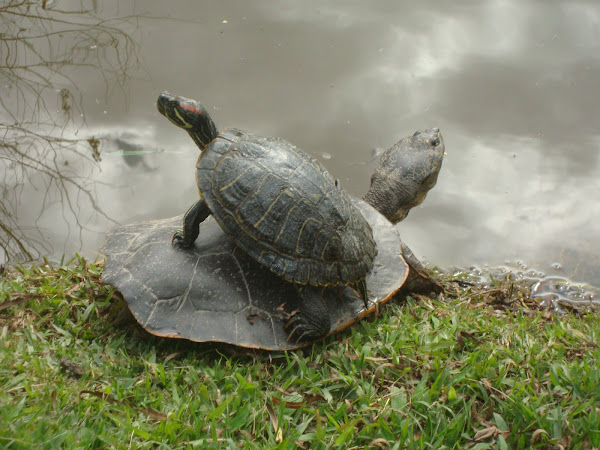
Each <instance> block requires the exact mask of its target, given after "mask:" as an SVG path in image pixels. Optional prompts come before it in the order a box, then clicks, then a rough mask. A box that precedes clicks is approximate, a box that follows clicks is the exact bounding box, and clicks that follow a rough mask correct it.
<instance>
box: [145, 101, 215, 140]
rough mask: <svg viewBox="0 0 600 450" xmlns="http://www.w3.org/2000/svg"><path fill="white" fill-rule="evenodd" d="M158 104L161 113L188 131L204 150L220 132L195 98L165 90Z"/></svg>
mask: <svg viewBox="0 0 600 450" xmlns="http://www.w3.org/2000/svg"><path fill="white" fill-rule="evenodd" d="M156 106H157V108H158V112H159V113H161V114H162V115H163V116H165V117H166V118H167V119H169V120H170V121H171V122H172V123H174V124H175V125H177V126H178V127H180V128H183V129H184V130H185V131H187V132H188V133H189V134H190V136H191V137H192V139H193V140H194V142H196V144H197V145H198V147H200V150H204V148H205V147H206V146H207V145H208V144H209V143H210V142H211V141H212V140H213V139H215V138H216V137H217V136H218V134H219V133H218V131H217V127H216V126H215V123H214V122H213V120H212V119H211V117H210V115H209V114H208V111H206V109H205V108H204V107H203V106H202V105H201V104H200V103H198V102H197V101H195V100H191V99H189V98H185V97H178V96H176V95H172V94H169V93H168V92H163V93H162V94H160V95H159V97H158V101H157V102H156Z"/></svg>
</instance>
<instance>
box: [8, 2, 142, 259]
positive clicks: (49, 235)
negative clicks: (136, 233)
mask: <svg viewBox="0 0 600 450" xmlns="http://www.w3.org/2000/svg"><path fill="white" fill-rule="evenodd" d="M0 12H1V14H0V22H1V23H2V25H3V27H2V30H3V31H2V33H0V48H1V49H2V62H0V83H1V86H2V96H1V97H2V98H1V100H0V120H1V122H0V135H2V141H0V151H1V154H0V169H4V173H5V176H4V177H3V180H2V182H1V183H0V188H1V189H2V193H3V195H2V196H1V197H0V261H5V260H9V259H14V260H17V261H18V260H21V261H26V260H31V259H33V258H35V257H39V256H47V255H51V254H52V253H53V251H54V250H55V248H56V246H57V243H58V244H59V245H60V241H61V238H64V236H65V234H66V236H67V237H68V236H70V235H71V233H72V232H73V233H75V234H78V235H79V236H80V237H81V236H82V235H83V232H84V230H85V229H86V223H85V222H86V219H85V215H88V214H89V213H90V209H92V210H93V211H92V212H93V213H94V214H95V215H96V216H99V217H102V219H103V220H105V221H108V222H111V221H112V222H114V220H112V219H111V218H110V217H109V216H108V215H106V214H105V212H104V211H103V209H102V207H101V206H100V204H99V203H98V202H97V201H96V186H95V182H94V180H93V176H91V175H92V174H93V171H94V168H95V165H96V163H97V162H98V161H99V160H100V152H99V144H100V143H99V141H98V140H97V139H95V138H93V137H90V138H89V139H81V138H80V137H78V136H77V133H72V132H70V129H71V128H72V127H73V126H81V125H82V124H83V123H84V121H83V120H81V119H80V117H79V116H80V115H81V116H83V114H82V111H83V104H84V102H83V100H82V99H83V97H84V92H83V90H82V89H81V88H80V86H79V85H78V84H77V83H76V82H75V77H76V76H77V75H81V74H82V73H86V72H89V71H92V72H94V71H95V72H97V73H96V75H100V77H96V78H95V79H98V78H100V79H101V80H102V79H103V80H104V81H106V82H107V88H110V89H113V88H114V87H116V86H121V87H123V83H124V82H125V80H127V71H128V70H130V69H132V68H133V67H135V65H136V59H137V58H136V55H135V52H134V51H135V46H136V44H135V43H134V41H133V39H132V38H131V36H130V35H129V34H128V33H127V31H126V30H125V27H124V25H126V21H121V20H103V19H100V18H99V17H96V16H95V15H94V13H93V12H92V11H89V10H85V8H84V6H83V4H81V5H80V6H79V7H78V8H77V7H75V8H74V9H61V8H60V7H58V6H57V5H55V4H54V3H53V2H46V1H43V2H34V1H16V0H11V1H8V2H4V4H3V5H1V6H0ZM109 82H110V83H109ZM44 223H49V224H50V225H49V226H48V227H47V228H46V227H45V226H44V225H43V224H44ZM57 227H60V228H62V230H61V232H59V233H58V234H54V233H53V231H54V229H55V228H57ZM56 237H58V239H56Z"/></svg>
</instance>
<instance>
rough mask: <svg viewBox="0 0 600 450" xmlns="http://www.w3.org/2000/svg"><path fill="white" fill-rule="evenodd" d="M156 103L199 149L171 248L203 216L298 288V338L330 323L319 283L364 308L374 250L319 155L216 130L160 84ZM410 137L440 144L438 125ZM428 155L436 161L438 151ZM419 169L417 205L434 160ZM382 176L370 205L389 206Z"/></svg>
mask: <svg viewBox="0 0 600 450" xmlns="http://www.w3.org/2000/svg"><path fill="white" fill-rule="evenodd" d="M157 107H158V110H159V112H160V113H161V114H163V115H164V116H165V117H167V118H168V119H169V120H170V121H171V122H172V123H174V124H175V125H177V126H179V127H181V128H183V129H184V130H186V131H187V132H188V133H189V134H190V136H191V137H192V139H193V140H194V142H195V143H196V144H197V145H198V147H199V149H200V151H201V155H200V157H199V158H198V162H197V164H196V181H197V185H198V189H199V192H200V200H198V201H197V202H196V203H195V204H194V205H193V206H192V207H191V208H190V209H189V210H188V212H187V213H186V215H185V217H184V223H183V230H181V231H179V232H177V233H175V235H174V236H173V243H174V244H175V245H176V246H179V247H182V248H189V247H191V246H192V245H193V243H194V241H195V240H196V238H197V237H198V234H199V225H200V223H201V222H203V221H204V220H205V219H206V218H207V217H208V216H209V215H210V214H212V215H213V217H214V218H215V219H216V221H217V222H218V223H219V225H220V226H221V228H222V229H223V231H225V233H226V234H227V235H228V236H229V237H230V238H231V239H233V241H234V242H235V243H236V244H237V245H238V246H240V247H241V248H242V249H243V250H244V251H245V252H246V253H247V254H249V255H250V256H251V257H252V258H254V259H255V260H256V261H258V262H259V263H261V264H262V265H264V266H265V267H267V268H268V269H270V270H271V271H272V272H274V273H275V274H276V275H278V276H280V277H282V278H284V279H285V280H287V281H289V282H291V283H294V284H296V285H298V286H299V291H298V294H299V297H300V298H301V306H300V312H299V313H298V314H296V315H294V316H292V317H291V319H290V322H289V326H290V329H291V331H290V337H293V338H295V339H296V340H298V341H302V340H307V339H311V340H312V339H316V338H320V337H322V336H325V335H326V334H327V333H328V332H329V331H330V327H331V324H330V320H329V317H328V316H327V308H326V306H325V304H324V298H323V290H322V289H321V288H322V287H328V286H338V285H356V286H357V287H358V290H359V291H360V293H361V295H362V297H363V300H364V301H365V306H367V301H368V294H367V286H366V283H365V277H366V274H367V273H368V272H369V271H370V270H371V268H372V267H373V260H374V258H375V255H376V254H377V247H376V245H375V241H374V239H373V232H372V230H371V227H370V226H369V224H368V223H367V221H366V220H365V218H364V217H363V215H362V214H361V213H360V212H359V211H358V210H357V209H356V207H355V206H354V205H353V203H352V201H351V199H350V197H349V195H348V194H347V193H346V192H345V191H344V190H343V189H341V188H339V187H338V184H337V182H336V181H335V179H334V178H333V177H332V176H331V175H330V174H329V172H328V171H327V170H326V169H325V167H323V165H322V164H321V163H320V162H319V161H317V160H316V159H314V158H312V157H311V156H309V155H307V154H306V153H304V152H303V151H302V150H300V149H298V148H297V147H296V146H294V145H293V144H291V143H289V142H287V141H285V140H283V139H279V138H272V137H260V136H257V135H254V134H252V133H250V132H246V131H242V130H238V129H228V130H225V131H224V132H222V133H219V132H218V131H217V127H216V126H215V124H214V122H213V120H212V119H211V117H210V115H209V114H208V112H207V111H206V109H205V108H204V107H203V106H202V105H200V104H199V103H198V102H196V101H195V100H191V99H187V98H184V97H178V96H174V95H171V94H169V93H167V92H164V93H162V94H161V95H160V96H159V98H158V102H157ZM413 139H415V140H417V141H419V140H422V141H423V142H424V143H426V146H427V147H431V148H438V149H442V151H441V152H440V151H439V150H438V152H435V154H436V155H442V154H443V142H442V139H441V134H440V133H439V130H438V129H432V130H427V131H426V132H417V133H415V135H413ZM390 150H392V149H390ZM390 155H394V152H393V151H391V152H390V151H388V152H386V153H385V154H384V155H383V157H382V164H383V167H384V169H385V168H387V167H389V164H387V165H386V162H387V160H388V159H390V158H391V156H390ZM437 158H438V159H439V164H440V165H441V156H438V157H437ZM420 165H421V166H423V164H420ZM431 165H432V164H429V166H431ZM420 170H421V172H423V171H426V169H424V168H420ZM429 170H430V171H431V172H433V174H431V175H429V176H426V177H425V179H424V182H423V184H421V185H419V186H418V187H417V188H414V189H410V190H412V191H415V190H418V194H417V195H416V198H415V199H414V201H413V204H412V205H411V206H407V208H410V207H412V206H414V205H415V204H418V203H420V202H421V201H422V200H423V198H424V197H425V194H426V193H427V190H428V189H429V188H430V187H432V186H433V184H435V180H436V179H437V172H439V166H438V169H437V171H435V170H431V169H429ZM391 178H393V176H392V175H390V174H389V173H384V172H383V170H381V169H380V170H378V171H376V173H375V174H374V175H373V178H372V186H371V189H370V191H369V192H368V193H367V195H366V197H365V198H366V199H367V200H368V201H371V202H375V203H376V204H377V205H375V207H376V209H378V210H386V211H387V210H390V208H394V207H395V202H394V200H396V198H397V197H398V196H399V192H397V186H395V185H394V186H390V185H389V183H390V179H391ZM412 178H416V177H415V176H413V177H412ZM421 178H423V177H421ZM432 180H433V181H432ZM409 181H412V180H409ZM394 188H396V189H394ZM390 192H391V194H392V195H390ZM390 203H392V204H391V205H390ZM384 214H385V213H384ZM391 214H393V211H392V212H391V213H390V218H391V219H395V220H398V219H400V220H401V218H403V217H405V216H406V214H407V211H406V212H404V211H403V212H402V213H401V214H399V215H396V216H393V215H391Z"/></svg>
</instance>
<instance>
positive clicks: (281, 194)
mask: <svg viewBox="0 0 600 450" xmlns="http://www.w3.org/2000/svg"><path fill="white" fill-rule="evenodd" d="M283 195H289V196H290V197H293V195H292V193H291V192H290V190H289V189H285V190H284V191H283V192H281V193H280V194H279V195H278V196H277V197H276V198H275V200H273V202H272V203H271V204H270V205H269V207H268V208H267V210H266V211H265V213H264V214H263V216H262V217H261V218H260V219H258V221H257V222H256V223H255V224H254V225H253V226H254V228H257V227H258V226H259V225H260V224H261V222H262V221H263V220H264V218H265V217H267V216H268V215H269V213H270V212H271V208H273V205H275V203H277V201H278V200H279V199H280V198H281V196H283Z"/></svg>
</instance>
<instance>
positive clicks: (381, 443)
mask: <svg viewBox="0 0 600 450" xmlns="http://www.w3.org/2000/svg"><path fill="white" fill-rule="evenodd" d="M368 447H379V448H381V449H384V450H385V449H388V448H390V446H389V445H388V441H387V439H383V438H378V439H373V440H372V441H371V442H369V445H368Z"/></svg>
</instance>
